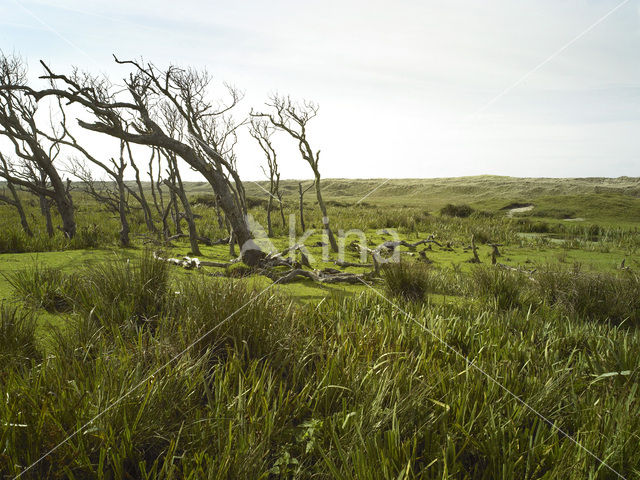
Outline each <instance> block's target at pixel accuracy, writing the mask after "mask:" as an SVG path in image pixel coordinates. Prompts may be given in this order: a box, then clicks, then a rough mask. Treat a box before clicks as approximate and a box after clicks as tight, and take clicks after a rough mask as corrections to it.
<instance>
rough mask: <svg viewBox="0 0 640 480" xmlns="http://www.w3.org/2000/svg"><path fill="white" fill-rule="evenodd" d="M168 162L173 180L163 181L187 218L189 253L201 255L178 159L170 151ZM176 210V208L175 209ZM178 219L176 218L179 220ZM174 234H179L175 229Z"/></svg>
mask: <svg viewBox="0 0 640 480" xmlns="http://www.w3.org/2000/svg"><path fill="white" fill-rule="evenodd" d="M166 156H167V160H168V163H169V175H170V177H173V178H174V179H175V182H173V183H172V182H170V181H168V180H165V181H164V183H165V185H166V186H167V187H169V190H171V192H172V194H173V198H179V199H180V202H181V203H182V208H184V216H185V219H186V220H187V225H188V226H189V243H190V244H191V253H192V254H193V255H202V253H201V252H200V247H199V246H198V230H197V229H196V222H195V219H194V217H193V212H192V211H191V205H190V204H189V199H188V198H187V194H186V193H185V191H184V185H183V183H182V177H181V176H180V170H179V169H178V160H177V158H176V157H175V155H171V154H170V153H169V154H167V155H166ZM176 210H177V209H176ZM179 221H180V220H178V222H179ZM176 234H177V235H180V234H181V232H179V231H178V230H177V229H176Z"/></svg>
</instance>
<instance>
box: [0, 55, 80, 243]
mask: <svg viewBox="0 0 640 480" xmlns="http://www.w3.org/2000/svg"><path fill="white" fill-rule="evenodd" d="M26 77H27V71H26V68H25V66H24V64H23V62H22V60H21V59H19V58H18V57H8V56H5V55H2V54H0V135H2V136H3V137H4V138H6V139H8V140H9V142H10V143H11V144H12V146H13V149H14V152H15V154H16V156H17V157H18V158H19V159H20V160H21V161H22V164H21V167H22V168H20V166H16V165H12V164H9V163H7V168H6V169H4V168H3V169H2V170H1V171H0V176H2V177H3V178H5V179H6V180H7V181H10V182H11V183H12V184H14V185H18V186H20V187H23V188H26V189H28V190H29V191H31V192H32V193H34V194H36V195H38V196H39V197H40V199H41V205H43V204H42V201H43V199H51V200H53V202H54V203H55V205H56V207H57V209H58V213H59V214H60V217H61V219H62V231H63V232H64V234H65V235H66V236H67V237H68V238H71V237H73V236H74V235H75V233H76V222H75V214H74V207H73V199H72V198H71V193H70V180H67V181H66V182H65V181H64V180H63V179H62V177H61V175H60V173H59V172H58V169H57V167H56V165H55V163H54V162H55V160H56V159H57V157H58V156H59V154H60V144H59V140H60V138H61V135H64V134H63V133H62V134H61V133H60V132H56V131H55V130H53V129H52V130H51V131H50V132H45V131H44V130H42V129H41V128H40V127H39V125H38V122H37V121H36V112H37V108H38V105H37V102H36V101H35V99H34V98H33V96H31V95H29V94H28V93H27V92H26V91H25V85H26ZM27 88H28V87H27ZM47 211H48V210H47Z"/></svg>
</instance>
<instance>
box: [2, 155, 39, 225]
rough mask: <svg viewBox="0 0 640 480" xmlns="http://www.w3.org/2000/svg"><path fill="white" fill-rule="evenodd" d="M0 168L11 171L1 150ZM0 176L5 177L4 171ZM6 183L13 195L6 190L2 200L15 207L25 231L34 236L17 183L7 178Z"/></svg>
mask: <svg viewBox="0 0 640 480" xmlns="http://www.w3.org/2000/svg"><path fill="white" fill-rule="evenodd" d="M0 170H2V171H3V172H8V171H9V162H7V159H6V158H5V157H4V155H3V154H2V152H0ZM0 176H2V177H4V175H2V173H0ZM6 183H7V188H8V189H9V192H10V193H11V197H8V196H6V195H4V192H2V193H0V202H4V203H6V204H7V205H12V206H13V207H15V209H16V210H17V212H18V215H19V216H20V224H21V225H22V229H23V230H24V233H26V234H27V235H28V236H29V237H33V232H32V231H31V227H29V222H28V221H27V216H26V214H25V213H24V208H23V206H22V201H21V200H20V196H19V195H18V191H17V189H16V187H15V185H13V183H11V181H10V180H7V181H6Z"/></svg>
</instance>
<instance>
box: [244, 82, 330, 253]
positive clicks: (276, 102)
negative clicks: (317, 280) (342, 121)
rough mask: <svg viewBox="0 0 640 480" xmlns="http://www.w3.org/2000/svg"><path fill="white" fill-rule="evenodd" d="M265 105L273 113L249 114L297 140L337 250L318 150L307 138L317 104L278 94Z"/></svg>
mask: <svg viewBox="0 0 640 480" xmlns="http://www.w3.org/2000/svg"><path fill="white" fill-rule="evenodd" d="M267 106H269V107H271V108H273V110H274V111H275V113H274V114H267V113H255V112H253V111H252V112H251V116H252V117H266V118H268V119H269V121H270V122H271V124H272V125H273V126H274V127H276V128H278V129H280V130H282V131H284V132H287V133H288V134H289V135H290V136H291V137H292V138H294V139H295V140H296V141H297V142H298V148H299V150H300V154H301V155H302V158H303V159H304V160H305V161H306V162H307V163H308V164H309V166H310V167H311V170H312V171H313V176H314V178H315V186H316V198H317V200H318V206H319V207H320V212H321V213H322V226H323V229H324V231H325V233H326V235H327V237H328V239H329V244H330V245H331V250H332V251H334V252H337V251H338V242H336V239H335V237H334V235H333V232H332V231H331V225H330V223H329V215H328V214H327V207H326V205H325V203H324V200H323V198H322V188H321V185H320V170H319V167H318V164H319V162H320V150H318V151H317V152H316V153H315V154H314V152H313V150H312V149H311V145H310V144H309V141H308V139H307V124H308V123H309V120H311V119H312V118H314V117H315V116H316V115H317V114H318V106H317V105H316V104H314V103H311V102H304V103H303V104H302V105H300V104H296V103H294V102H292V101H291V99H290V98H289V97H286V98H285V97H280V96H278V95H274V96H272V97H271V102H270V103H267Z"/></svg>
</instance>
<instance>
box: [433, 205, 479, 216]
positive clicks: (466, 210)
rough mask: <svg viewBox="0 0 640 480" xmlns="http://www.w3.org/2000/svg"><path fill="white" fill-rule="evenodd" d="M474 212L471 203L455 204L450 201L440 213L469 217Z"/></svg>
mask: <svg viewBox="0 0 640 480" xmlns="http://www.w3.org/2000/svg"><path fill="white" fill-rule="evenodd" d="M472 213H473V208H471V207H470V206H469V205H464V204H463V205H454V204H452V203H449V204H447V205H445V206H444V207H442V208H441V209H440V215H445V216H447V217H458V218H467V217H469V216H470V215H471V214H472Z"/></svg>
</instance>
